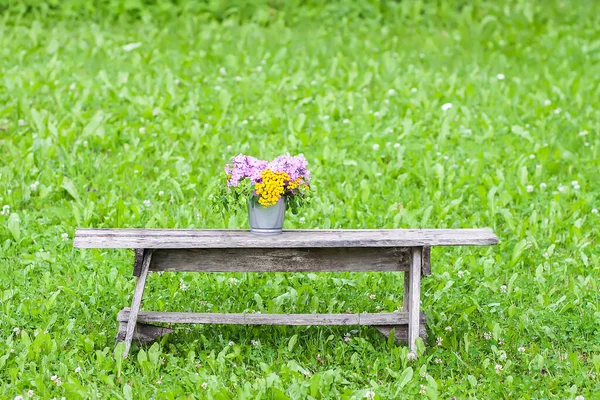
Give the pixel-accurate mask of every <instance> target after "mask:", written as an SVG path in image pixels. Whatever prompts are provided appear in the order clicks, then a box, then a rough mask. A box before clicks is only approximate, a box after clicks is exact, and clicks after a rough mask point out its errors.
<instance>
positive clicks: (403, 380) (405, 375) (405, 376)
mask: <svg viewBox="0 0 600 400" xmlns="http://www.w3.org/2000/svg"><path fill="white" fill-rule="evenodd" d="M413 373H414V372H413V369H412V367H407V368H406V369H405V370H404V371H402V374H400V379H399V380H398V386H399V387H401V388H402V387H404V386H406V384H407V383H408V382H410V381H411V379H412V378H413Z"/></svg>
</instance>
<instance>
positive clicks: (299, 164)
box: [217, 153, 310, 213]
mask: <svg viewBox="0 0 600 400" xmlns="http://www.w3.org/2000/svg"><path fill="white" fill-rule="evenodd" d="M307 167H308V162H307V161H306V158H304V156H303V155H301V154H300V155H298V156H290V154H289V153H288V154H286V155H283V156H279V157H277V158H276V159H274V160H273V161H271V162H268V161H263V160H259V159H258V158H254V157H250V156H245V155H243V154H239V155H237V156H235V157H233V158H232V160H231V163H230V164H227V165H226V166H225V174H226V180H227V187H225V185H220V188H219V192H218V194H217V199H218V200H219V201H220V202H222V204H223V206H224V208H225V209H226V210H228V209H229V207H230V206H231V205H236V206H243V204H244V203H246V202H247V201H248V199H250V198H252V197H254V198H255V199H256V200H257V202H258V203H259V204H261V205H262V206H263V207H265V208H266V207H269V206H273V205H275V204H277V202H279V201H280V200H283V201H285V202H286V203H287V205H288V206H289V207H290V208H291V209H292V212H294V213H295V212H296V211H297V209H298V207H299V206H300V205H302V203H304V202H305V201H306V200H308V194H309V191H310V184H309V183H310V171H309V170H308V168H307Z"/></svg>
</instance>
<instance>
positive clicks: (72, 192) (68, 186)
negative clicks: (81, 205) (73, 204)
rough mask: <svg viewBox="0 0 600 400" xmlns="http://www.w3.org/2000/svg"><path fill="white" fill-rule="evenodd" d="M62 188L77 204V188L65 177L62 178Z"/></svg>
mask: <svg viewBox="0 0 600 400" xmlns="http://www.w3.org/2000/svg"><path fill="white" fill-rule="evenodd" d="M62 188H63V189H65V190H66V191H67V193H69V194H70V195H71V197H72V198H73V199H75V201H77V202H79V193H77V188H76V187H75V185H74V184H73V181H71V180H70V179H69V178H67V177H66V176H65V177H64V178H63V182H62Z"/></svg>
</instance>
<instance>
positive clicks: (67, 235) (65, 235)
mask: <svg viewBox="0 0 600 400" xmlns="http://www.w3.org/2000/svg"><path fill="white" fill-rule="evenodd" d="M60 238H61V239H62V240H63V242H66V241H67V240H69V234H68V233H63V234H61V235H60Z"/></svg>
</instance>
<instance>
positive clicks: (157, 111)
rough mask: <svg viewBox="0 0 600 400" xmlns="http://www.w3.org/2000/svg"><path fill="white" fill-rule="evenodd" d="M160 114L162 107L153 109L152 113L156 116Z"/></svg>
mask: <svg viewBox="0 0 600 400" xmlns="http://www.w3.org/2000/svg"><path fill="white" fill-rule="evenodd" d="M158 114H160V108H155V109H154V110H152V115H154V116H155V117H157V116H158Z"/></svg>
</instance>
